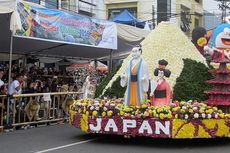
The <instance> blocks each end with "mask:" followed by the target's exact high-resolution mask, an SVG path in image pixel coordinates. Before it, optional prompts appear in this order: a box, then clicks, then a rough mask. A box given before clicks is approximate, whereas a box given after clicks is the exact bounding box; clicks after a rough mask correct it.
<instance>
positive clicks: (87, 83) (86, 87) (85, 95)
mask: <svg viewBox="0 0 230 153" xmlns="http://www.w3.org/2000/svg"><path fill="white" fill-rule="evenodd" d="M89 78H90V77H89V76H87V77H86V79H85V82H84V84H83V89H82V91H83V99H87V98H89V97H88V96H89V94H90V89H89V87H90V80H89Z"/></svg>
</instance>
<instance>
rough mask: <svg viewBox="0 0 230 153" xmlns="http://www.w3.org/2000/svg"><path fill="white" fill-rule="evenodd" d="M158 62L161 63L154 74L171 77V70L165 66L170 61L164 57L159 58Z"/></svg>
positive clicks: (160, 76)
mask: <svg viewBox="0 0 230 153" xmlns="http://www.w3.org/2000/svg"><path fill="white" fill-rule="evenodd" d="M158 64H159V66H158V68H156V69H155V70H154V75H155V76H157V77H159V78H163V77H164V76H165V77H167V78H168V77H170V75H171V71H170V70H168V69H165V67H166V66H167V65H168V62H167V61H166V60H164V59H163V60H159V62H158Z"/></svg>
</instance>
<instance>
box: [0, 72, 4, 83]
mask: <svg viewBox="0 0 230 153" xmlns="http://www.w3.org/2000/svg"><path fill="white" fill-rule="evenodd" d="M3 75H4V71H3V70H2V69H0V87H1V86H2V85H4V82H3V81H2V77H3Z"/></svg>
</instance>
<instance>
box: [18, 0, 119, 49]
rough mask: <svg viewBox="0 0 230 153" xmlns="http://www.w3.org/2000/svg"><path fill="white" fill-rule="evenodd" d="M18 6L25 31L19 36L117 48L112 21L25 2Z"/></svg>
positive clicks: (115, 33)
mask: <svg viewBox="0 0 230 153" xmlns="http://www.w3.org/2000/svg"><path fill="white" fill-rule="evenodd" d="M17 6H18V12H19V14H20V19H21V22H22V27H23V29H22V30H21V31H17V33H16V36H19V37H30V38H35V39H42V40H46V41H53V42H59V43H67V44H77V45H84V46H92V47H100V48H108V49H117V29H116V25H115V23H113V22H109V21H106V20H98V19H94V18H89V17H85V16H81V15H78V14H70V13H67V12H64V11H61V10H56V9H47V8H39V7H37V6H33V5H30V4H28V3H26V2H19V3H18V5H17Z"/></svg>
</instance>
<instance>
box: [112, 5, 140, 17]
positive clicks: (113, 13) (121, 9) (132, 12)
mask: <svg viewBox="0 0 230 153" xmlns="http://www.w3.org/2000/svg"><path fill="white" fill-rule="evenodd" d="M124 10H128V11H129V13H131V14H132V15H133V16H135V17H137V8H136V7H132V8H120V9H119V8H118V9H109V10H108V12H109V13H108V19H109V20H112V19H113V18H114V17H115V16H117V15H118V14H120V13H121V12H123V11H124Z"/></svg>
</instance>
